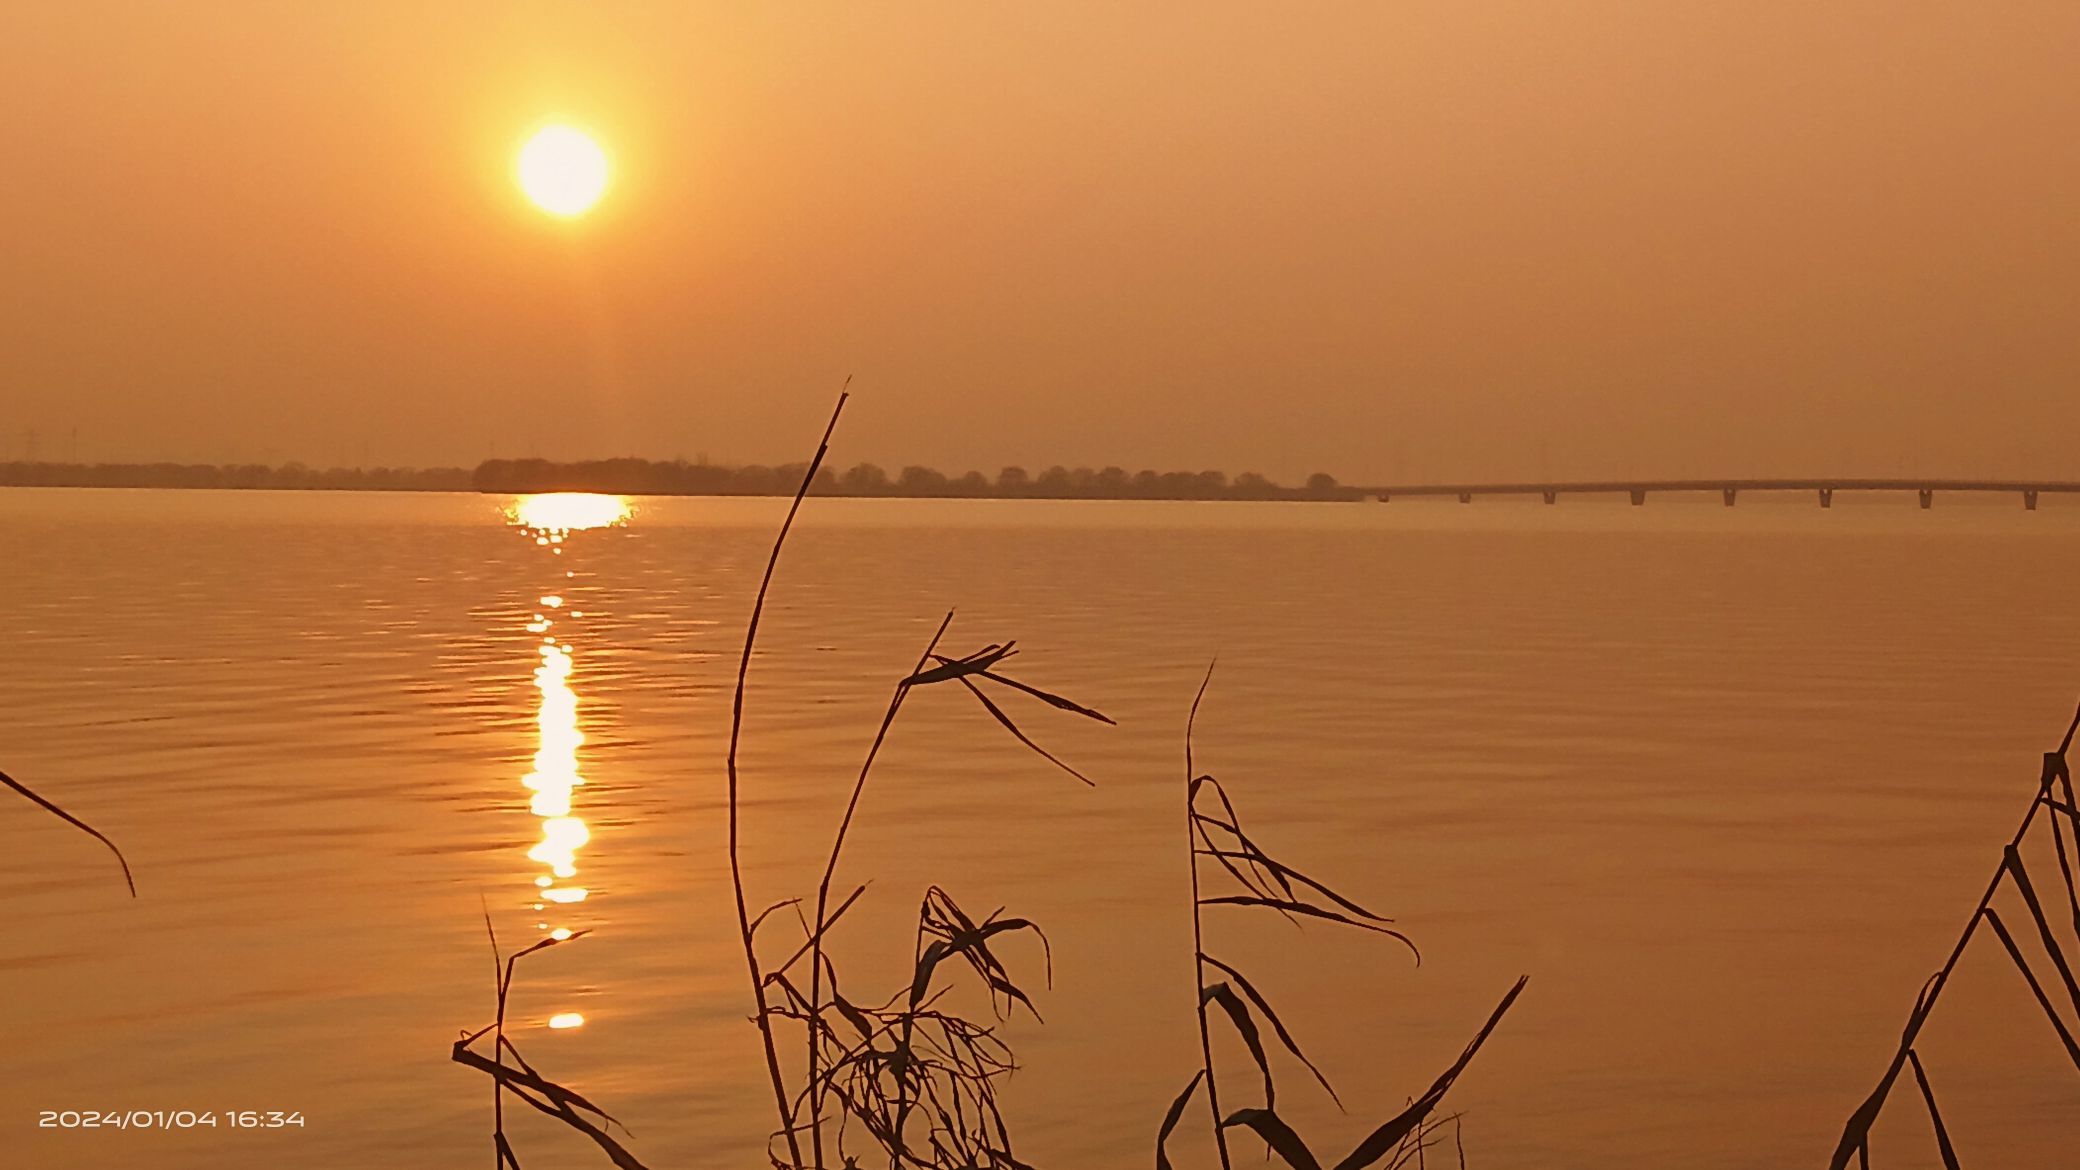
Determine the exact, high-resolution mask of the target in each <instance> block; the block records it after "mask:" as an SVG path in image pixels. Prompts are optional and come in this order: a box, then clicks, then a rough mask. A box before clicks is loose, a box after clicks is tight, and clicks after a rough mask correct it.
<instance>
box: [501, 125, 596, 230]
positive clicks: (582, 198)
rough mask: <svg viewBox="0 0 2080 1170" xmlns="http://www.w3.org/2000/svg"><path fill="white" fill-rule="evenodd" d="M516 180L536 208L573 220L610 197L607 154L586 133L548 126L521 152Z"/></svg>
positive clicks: (522, 148)
mask: <svg viewBox="0 0 2080 1170" xmlns="http://www.w3.org/2000/svg"><path fill="white" fill-rule="evenodd" d="M514 176H515V177H516V178H517V179H518V180H519V182H520V190H521V191H523V192H525V193H526V195H527V198H528V199H529V200H531V201H532V202H533V203H534V205H535V206H536V207H539V208H541V209H542V210H543V211H546V212H548V213H549V214H550V215H554V216H560V217H562V218H565V219H570V218H573V217H576V216H580V215H583V214H585V213H586V212H588V211H590V210H592V207H593V205H594V204H596V203H598V202H599V199H600V196H602V195H604V194H606V191H607V152H606V151H604V150H601V149H600V146H599V143H597V142H594V141H593V140H592V138H591V137H590V136H589V135H587V134H586V133H585V132H584V131H583V130H578V129H575V128H573V127H570V126H561V125H557V126H544V127H542V128H541V129H540V130H537V131H536V132H535V135H534V137H532V138H530V139H528V140H527V144H526V145H524V146H522V147H521V148H520V157H519V160H518V161H517V163H516V164H515V166H514Z"/></svg>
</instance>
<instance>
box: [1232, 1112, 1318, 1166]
mask: <svg viewBox="0 0 2080 1170" xmlns="http://www.w3.org/2000/svg"><path fill="white" fill-rule="evenodd" d="M1236 1126H1243V1127H1246V1128H1248V1129H1251V1130H1254V1131H1255V1132H1256V1135H1257V1136H1258V1137H1260V1138H1263V1139H1264V1144H1265V1145H1267V1146H1270V1147H1271V1148H1272V1149H1273V1150H1276V1151H1277V1152H1278V1156H1279V1157H1280V1158H1283V1159H1284V1160H1285V1164H1286V1165H1288V1166H1291V1167H1292V1168H1293V1170H1322V1164H1321V1163H1320V1162H1318V1161H1316V1160H1315V1156H1314V1151H1313V1150H1310V1149H1308V1148H1307V1143H1306V1142H1304V1141H1301V1140H1300V1135H1299V1134H1297V1133H1294V1132H1293V1127H1292V1126H1290V1125H1287V1124H1286V1123H1285V1121H1284V1119H1282V1118H1281V1117H1279V1115H1278V1114H1276V1113H1273V1112H1272V1111H1271V1110H1269V1109H1237V1110H1236V1111H1235V1112H1233V1113H1230V1114H1229V1115H1228V1117H1227V1119H1226V1120H1225V1121H1222V1122H1221V1127H1222V1128H1223V1129H1233V1128H1235V1127H1236Z"/></svg>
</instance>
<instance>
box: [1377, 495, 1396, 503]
mask: <svg viewBox="0 0 2080 1170" xmlns="http://www.w3.org/2000/svg"><path fill="white" fill-rule="evenodd" d="M1379 502H1380V503H1382V504H1391V503H1393V502H1394V497H1393V495H1392V494H1390V493H1388V492H1381V493H1380V494H1379Z"/></svg>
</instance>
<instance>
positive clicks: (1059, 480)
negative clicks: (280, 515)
mask: <svg viewBox="0 0 2080 1170" xmlns="http://www.w3.org/2000/svg"><path fill="white" fill-rule="evenodd" d="M806 470H807V467H806V465H804V464H800V463H787V464H781V465H780V466H778V467H765V466H760V465H757V464H753V465H749V466H745V467H727V466H723V465H720V464H713V463H688V462H686V461H685V460H673V461H670V462H655V461H652V460H648V459H598V460H591V461H587V462H582V463H554V462H551V461H549V460H546V459H489V460H486V461H485V462H483V463H480V464H478V465H477V467H476V470H475V471H470V470H468V469H466V468H461V467H426V468H416V467H374V468H366V467H330V468H319V467H306V466H304V465H303V464H301V463H285V464H282V465H281V466H279V467H270V466H267V465H266V464H261V463H244V464H224V465H218V464H209V463H29V462H14V463H0V487H149V488H243V489H248V490H251V489H262V488H272V489H277V490H298V491H397V492H466V491H472V490H474V491H479V492H492V493H499V494H508V495H526V494H528V493H532V492H611V493H613V494H616V495H625V496H786V495H792V494H794V490H795V488H796V487H797V486H799V485H800V483H801V478H802V473H803V472H804V471H806ZM810 494H812V495H819V496H889V497H901V498H919V497H924V498H951V499H960V498H968V499H996V500H1002V499H1034V500H1355V499H1359V498H1361V495H1362V493H1361V492H1359V491H1358V490H1357V489H1355V488H1349V487H1345V486H1344V485H1342V484H1339V483H1337V482H1336V479H1335V477H1334V476H1330V475H1326V474H1320V473H1317V474H1315V475H1311V476H1309V477H1308V478H1307V482H1306V483H1305V484H1303V485H1301V486H1299V487H1287V486H1285V485H1283V484H1278V483H1273V482H1272V481H1271V480H1269V479H1266V478H1265V477H1263V476H1261V475H1258V474H1256V473H1254V472H1244V473H1243V474H1241V475H1238V476H1236V477H1234V478H1233V479H1230V478H1228V476H1227V475H1225V474H1223V473H1222V472H1218V471H1134V472H1130V471H1127V470H1126V469H1124V468H1120V467H1106V468H1102V469H1098V470H1093V469H1091V468H1088V467H1077V468H1067V467H1050V468H1047V469H1046V470H1044V471H1041V472H1038V473H1031V472H1028V471H1027V470H1026V469H1025V468H1023V467H1006V468H1004V469H1003V470H1002V471H999V472H998V473H997V474H996V475H995V476H994V477H992V476H985V475H983V474H982V473H981V472H979V471H970V472H968V473H966V474H964V475H959V476H949V475H947V474H946V473H944V472H941V471H936V470H934V469H932V468H929V467H905V468H903V469H902V470H900V471H898V472H896V473H895V474H893V475H891V474H890V473H889V472H888V471H886V470H884V469H883V468H880V467H877V466H875V465H874V464H872V463H861V464H857V465H855V466H853V467H851V468H849V469H847V470H844V471H833V470H832V469H830V468H828V467H825V468H819V469H818V470H817V472H816V481H815V484H814V486H813V487H812V488H811V489H810Z"/></svg>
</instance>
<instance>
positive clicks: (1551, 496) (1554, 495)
mask: <svg viewBox="0 0 2080 1170" xmlns="http://www.w3.org/2000/svg"><path fill="white" fill-rule="evenodd" d="M1541 494H1542V495H1544V496H1545V498H1546V503H1548V504H1550V503H1552V502H1554V501H1555V500H1558V499H1559V498H1560V493H1559V492H1556V491H1546V492H1543V493H1541ZM2030 498H2031V499H2032V500H2034V499H2035V498H2036V496H2035V494H2034V493H2032V494H2031V496H2030ZM2030 507H2032V508H2034V507H2036V505H2035V504H2034V503H2032V504H2031V505H2030Z"/></svg>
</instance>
